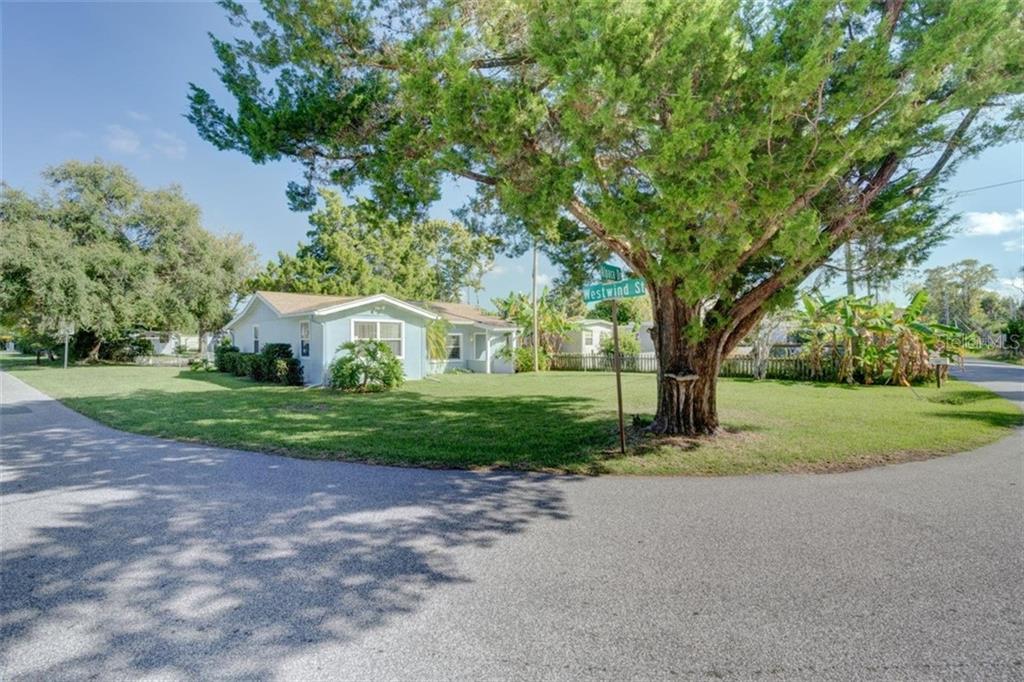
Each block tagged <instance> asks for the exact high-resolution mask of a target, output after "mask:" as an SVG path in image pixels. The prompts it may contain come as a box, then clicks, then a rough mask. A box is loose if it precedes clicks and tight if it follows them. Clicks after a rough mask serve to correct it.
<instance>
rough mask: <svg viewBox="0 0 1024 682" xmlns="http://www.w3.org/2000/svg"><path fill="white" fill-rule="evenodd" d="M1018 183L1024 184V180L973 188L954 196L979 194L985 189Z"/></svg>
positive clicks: (954, 193)
mask: <svg viewBox="0 0 1024 682" xmlns="http://www.w3.org/2000/svg"><path fill="white" fill-rule="evenodd" d="M1018 182H1024V178H1021V179H1020V180H1010V181H1009V182H998V183H996V184H994V185H984V186H982V187H972V188H970V189H962V190H960V191H959V192H953V193H952V195H953V196H959V195H961V194H970V193H971V192H978V191H981V190H983V189H992V188H993V187H1006V186H1007V185H1016V184H1017V183H1018Z"/></svg>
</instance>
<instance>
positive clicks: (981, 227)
mask: <svg viewBox="0 0 1024 682" xmlns="http://www.w3.org/2000/svg"><path fill="white" fill-rule="evenodd" d="M964 224H965V225H966V227H967V229H966V230H965V232H966V234H968V235H971V236H975V237H977V236H989V235H996V234H1006V233H1007V232H1013V231H1014V230H1020V229H1021V228H1022V227H1024V209H1017V210H1016V211H1015V212H1013V213H1009V212H1006V213H1000V212H997V211H993V212H991V213H976V212H973V211H972V212H970V213H965V214H964Z"/></svg>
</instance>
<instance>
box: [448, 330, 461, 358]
mask: <svg viewBox="0 0 1024 682" xmlns="http://www.w3.org/2000/svg"><path fill="white" fill-rule="evenodd" d="M449 336H457V337H459V357H457V358H453V357H451V351H450V350H448V337H449ZM462 340H463V339H462V334H461V333H459V332H451V333H448V334H445V335H444V351H445V356H444V360H445V362H455V361H457V362H462Z"/></svg>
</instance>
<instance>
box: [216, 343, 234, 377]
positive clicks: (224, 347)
mask: <svg viewBox="0 0 1024 682" xmlns="http://www.w3.org/2000/svg"><path fill="white" fill-rule="evenodd" d="M238 352H239V350H238V346H233V345H231V339H229V338H227V337H225V338H223V339H221V340H220V343H218V344H217V347H216V348H214V349H213V362H214V364H216V365H217V369H218V370H220V371H221V372H228V373H232V372H234V369H233V367H232V365H231V364H230V361H227V362H226V361H225V357H226V356H227V355H228V354H231V353H236V354H237V353H238Z"/></svg>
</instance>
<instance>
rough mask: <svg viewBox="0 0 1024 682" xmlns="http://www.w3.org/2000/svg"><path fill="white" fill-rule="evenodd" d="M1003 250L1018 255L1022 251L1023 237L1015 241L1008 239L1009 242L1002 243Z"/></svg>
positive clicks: (1023, 246) (1023, 247)
mask: <svg viewBox="0 0 1024 682" xmlns="http://www.w3.org/2000/svg"><path fill="white" fill-rule="evenodd" d="M1003 248H1004V249H1006V250H1007V251H1010V252H1011V253H1013V252H1016V253H1020V252H1021V251H1024V235H1022V236H1020V237H1017V238H1016V239H1010V240H1009V241H1005V242H1003Z"/></svg>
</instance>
